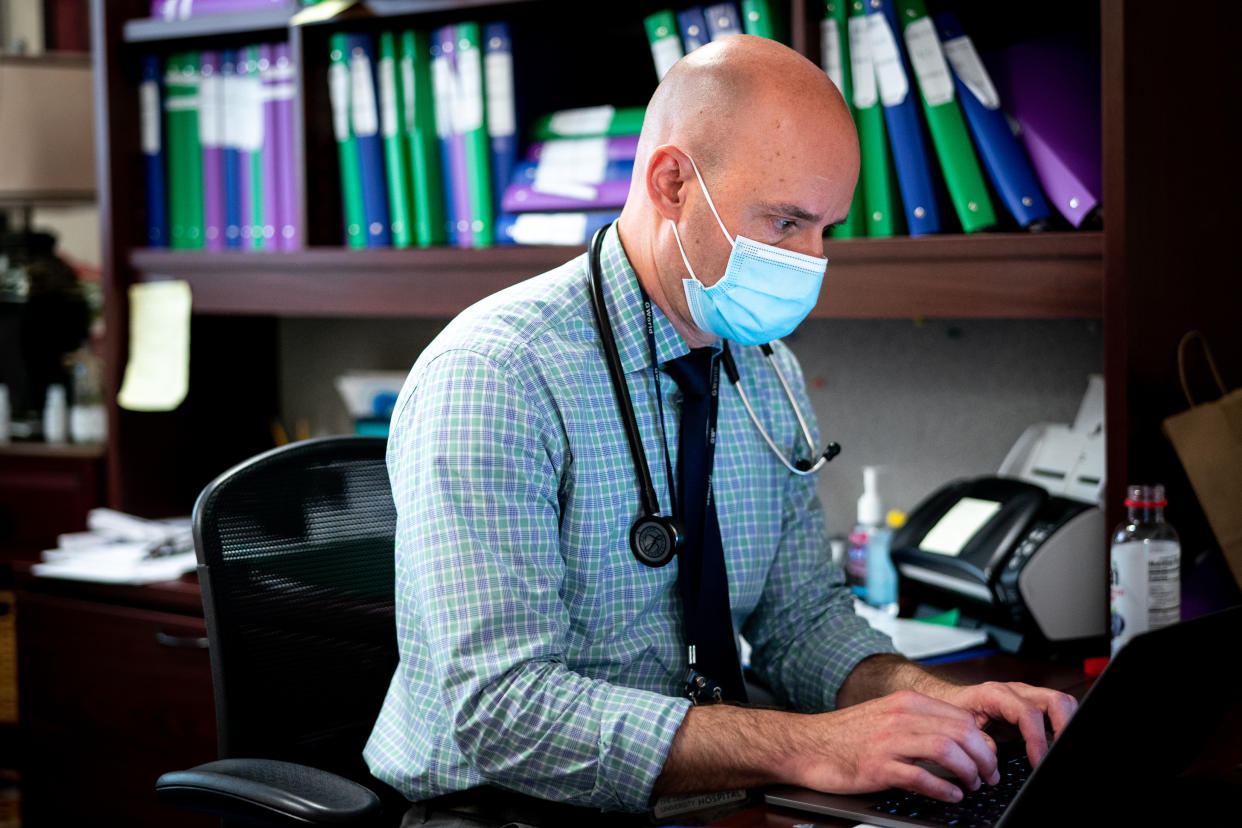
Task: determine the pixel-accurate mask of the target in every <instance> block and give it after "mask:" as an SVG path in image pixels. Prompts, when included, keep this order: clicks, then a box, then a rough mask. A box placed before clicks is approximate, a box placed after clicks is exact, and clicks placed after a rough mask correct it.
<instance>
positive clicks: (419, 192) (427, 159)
mask: <svg viewBox="0 0 1242 828" xmlns="http://www.w3.org/2000/svg"><path fill="white" fill-rule="evenodd" d="M400 49H401V94H402V105H401V115H402V119H403V121H404V124H403V129H402V133H403V135H404V137H405V140H406V143H407V149H408V152H409V159H410V179H411V180H410V184H411V190H412V192H411V196H412V212H413V214H414V215H413V220H414V243H415V244H416V245H418V246H419V247H431V246H432V245H437V244H444V243H445V242H446V241H447V238H446V235H445V225H444V222H445V218H444V183H443V179H442V177H441V175H440V139H439V137H438V136H437V135H436V109H435V96H434V94H433V92H432V86H431V39H430V38H429V37H428V35H427V33H426V32H415V31H404V32H402V33H401V42H400Z"/></svg>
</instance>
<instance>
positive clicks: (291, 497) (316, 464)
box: [156, 436, 409, 825]
mask: <svg viewBox="0 0 1242 828" xmlns="http://www.w3.org/2000/svg"><path fill="white" fill-rule="evenodd" d="M384 449H385V441H384V440H383V439H382V438H378V437H353V436H348V437H326V438H320V439H314V440H306V441H303V442H298V443H293V444H290V445H287V446H283V447H280V448H277V449H274V450H272V451H268V452H265V453H263V454H260V455H258V456H256V457H253V458H251V459H250V460H247V461H245V462H243V463H241V464H240V465H238V466H236V467H234V468H232V469H230V470H229V471H227V472H225V473H224V474H222V475H220V477H218V478H216V479H215V480H214V481H213V482H212V483H211V484H209V485H208V486H207V488H206V489H204V490H203V492H202V494H200V495H199V498H198V501H197V503H196V504H195V506H194V514H193V525H194V543H195V548H196V551H197V555H198V575H199V583H200V587H201V590H202V595H203V609H204V613H205V615H206V621H207V633H208V639H209V642H210V652H211V672H212V683H213V687H214V691H215V703H216V725H217V729H218V732H219V746H220V757H221V758H220V760H218V761H215V762H208V763H206V764H203V765H199V766H198V767H195V768H191V769H189V770H183V771H175V772H171V773H166V774H164V775H163V776H161V777H160V779H159V781H158V782H157V784H156V791H157V794H158V796H159V798H160V801H161V802H163V803H165V804H167V805H171V806H174V807H178V808H182V809H186V810H192V811H198V812H200V813H208V814H214V815H217V816H221V817H223V818H224V819H225V824H226V825H229V824H234V823H238V822H245V823H248V824H253V823H258V824H267V825H342V824H377V823H381V822H387V823H389V824H396V823H398V822H399V821H400V818H401V814H402V813H403V812H404V810H405V808H406V807H408V805H409V803H408V802H406V801H405V799H404V797H402V796H401V795H400V794H399V793H397V792H396V791H394V790H392V789H391V788H389V787H387V786H386V785H384V784H383V783H381V782H380V781H378V780H376V779H374V778H373V777H371V775H370V773H369V772H368V770H367V768H366V765H365V763H364V762H363V760H362V748H363V745H364V744H365V743H366V740H367V737H368V735H369V734H370V731H371V726H372V724H373V723H374V721H375V718H376V716H377V714H378V713H379V709H380V706H381V704H382V702H383V699H384V694H385V691H386V690H387V688H388V684H389V682H390V681H391V679H392V676H393V671H394V670H395V668H396V665H397V641H396V626H395V621H394V610H393V589H394V574H393V533H394V526H395V522H396V514H395V510H394V507H393V502H392V492H391V490H390V488H389V483H388V473H387V470H386V468H385V465H384Z"/></svg>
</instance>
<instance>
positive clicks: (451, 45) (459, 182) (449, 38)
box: [431, 26, 474, 247]
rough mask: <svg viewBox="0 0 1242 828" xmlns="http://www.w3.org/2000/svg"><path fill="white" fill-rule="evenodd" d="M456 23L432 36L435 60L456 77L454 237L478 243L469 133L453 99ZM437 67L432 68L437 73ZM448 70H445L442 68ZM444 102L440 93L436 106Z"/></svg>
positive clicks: (451, 145) (451, 176) (451, 174)
mask: <svg viewBox="0 0 1242 828" xmlns="http://www.w3.org/2000/svg"><path fill="white" fill-rule="evenodd" d="M456 31H457V27H456V26H443V27H441V28H439V29H436V30H435V31H434V32H432V35H431V37H432V39H433V40H434V41H435V42H436V43H437V44H438V45H439V46H440V56H439V57H438V58H434V59H435V60H442V61H445V65H446V67H447V71H448V73H449V75H450V76H451V77H452V79H453V80H452V84H451V85H452V89H453V93H452V95H450V100H449V101H448V103H447V105H448V106H449V121H450V127H451V129H452V134H451V135H450V136H449V141H448V162H449V167H448V171H447V172H448V181H449V188H448V189H449V193H448V194H449V198H450V199H452V201H453V209H452V214H453V217H454V218H455V219H456V220H457V227H456V230H455V232H454V233H453V234H452V240H453V243H454V244H455V245H457V246H458V247H474V230H473V228H472V227H471V226H470V178H469V176H470V172H469V170H468V169H467V167H466V137H465V136H464V135H462V133H461V131H460V130H458V128H457V123H456V121H455V120H454V113H453V99H454V98H456V95H457V37H456V34H455V33H456ZM435 71H436V70H435V68H434V67H433V68H432V73H433V76H434V73H435ZM441 71H444V70H441ZM442 105H444V103H443V102H441V100H440V98H439V96H437V97H436V106H437V107H439V106H442Z"/></svg>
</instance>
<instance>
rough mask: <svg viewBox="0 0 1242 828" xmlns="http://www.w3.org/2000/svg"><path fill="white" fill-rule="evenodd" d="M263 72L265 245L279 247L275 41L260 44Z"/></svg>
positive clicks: (278, 164) (278, 149)
mask: <svg viewBox="0 0 1242 828" xmlns="http://www.w3.org/2000/svg"><path fill="white" fill-rule="evenodd" d="M259 73H260V75H261V77H262V78H263V152H262V158H263V162H262V166H263V249H264V250H276V249H278V247H279V245H278V244H277V241H276V221H277V217H278V216H279V215H280V169H281V158H280V140H279V136H278V135H277V123H276V121H277V118H276V93H275V87H276V50H275V48H274V47H273V46H272V45H271V44H268V43H265V44H263V45H262V46H260V47H259Z"/></svg>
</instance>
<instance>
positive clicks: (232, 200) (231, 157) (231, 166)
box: [220, 49, 242, 249]
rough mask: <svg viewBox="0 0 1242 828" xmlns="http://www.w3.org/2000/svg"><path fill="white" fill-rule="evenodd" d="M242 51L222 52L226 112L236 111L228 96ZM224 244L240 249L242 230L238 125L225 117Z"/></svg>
mask: <svg viewBox="0 0 1242 828" xmlns="http://www.w3.org/2000/svg"><path fill="white" fill-rule="evenodd" d="M238 58H239V53H238V51H237V50H236V49H225V50H223V51H222V52H220V76H221V77H222V78H224V94H225V96H226V101H225V105H224V108H225V112H232V111H233V103H234V102H233V101H230V100H227V96H230V95H236V94H237V87H236V85H235V84H234V82H233V79H234V78H235V77H236V76H237V61H238ZM223 128H224V246H225V247H226V248H233V249H240V248H241V246H242V234H241V198H242V195H241V152H240V150H239V148H238V145H237V125H236V124H233V123H230V120H229V119H228V118H227V117H226V118H225V121H224V125H223Z"/></svg>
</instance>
